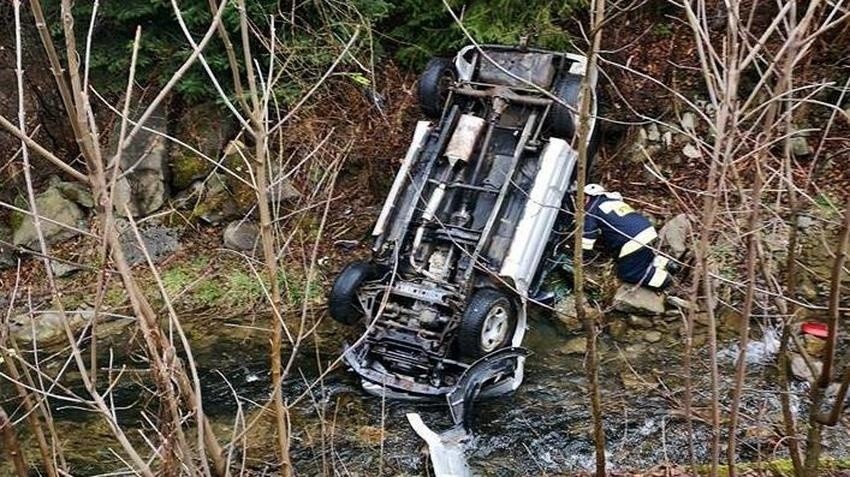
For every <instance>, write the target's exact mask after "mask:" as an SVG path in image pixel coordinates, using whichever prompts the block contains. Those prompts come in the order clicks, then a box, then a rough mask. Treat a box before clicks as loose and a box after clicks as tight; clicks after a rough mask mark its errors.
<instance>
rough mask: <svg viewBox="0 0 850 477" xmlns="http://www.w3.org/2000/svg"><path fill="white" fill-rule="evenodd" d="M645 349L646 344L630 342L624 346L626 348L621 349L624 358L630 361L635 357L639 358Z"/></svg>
mask: <svg viewBox="0 0 850 477" xmlns="http://www.w3.org/2000/svg"><path fill="white" fill-rule="evenodd" d="M646 351H647V350H646V344H644V343H632V344H630V345H628V346H626V349H624V350H623V354H624V355H625V356H626V359H628V360H630V361H632V360H635V359H640V358H641V357H642V356H643V355H644V354H645V353H646Z"/></svg>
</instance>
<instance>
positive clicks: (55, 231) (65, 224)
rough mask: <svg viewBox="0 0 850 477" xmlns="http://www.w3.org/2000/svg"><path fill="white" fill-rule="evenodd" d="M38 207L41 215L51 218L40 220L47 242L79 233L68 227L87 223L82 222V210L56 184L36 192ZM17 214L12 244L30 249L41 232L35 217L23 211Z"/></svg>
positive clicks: (80, 226)
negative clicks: (36, 226)
mask: <svg viewBox="0 0 850 477" xmlns="http://www.w3.org/2000/svg"><path fill="white" fill-rule="evenodd" d="M35 206H36V209H37V211H38V215H39V216H40V217H44V218H46V219H50V220H51V221H52V222H48V221H47V220H40V223H41V232H42V234H43V235H44V239H45V241H47V243H48V244H51V243H56V242H59V241H61V240H65V239H68V238H71V237H73V236H75V235H78V234H79V232H77V231H76V230H72V229H71V228H69V227H74V228H77V229H80V228H82V227H83V226H84V225H83V224H82V221H83V219H84V217H85V216H84V214H83V211H82V210H80V208H79V207H78V206H77V204H75V203H74V202H73V201H70V200H68V198H66V197H65V196H64V195H63V194H62V192H61V191H60V190H59V189H58V188H56V187H49V188H48V189H47V190H45V191H44V192H42V193H41V194H39V195H37V196H36V198H35ZM17 217H18V219H17V220H16V222H17V224H16V226H15V229H14V233H13V236H12V243H13V244H15V245H20V246H23V247H27V248H33V249H34V248H37V247H38V235H37V234H36V230H35V223H34V222H33V217H32V216H30V215H23V214H20V215H17Z"/></svg>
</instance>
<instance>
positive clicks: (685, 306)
mask: <svg viewBox="0 0 850 477" xmlns="http://www.w3.org/2000/svg"><path fill="white" fill-rule="evenodd" d="M665 301H666V302H667V304H668V305H670V306H672V307H675V308H679V309H681V310H696V309H698V308H697V304H696V303H693V302H690V301H688V300H685V299H684V298H679V297H677V296H673V295H669V296H667V298H666V299H665ZM672 311H673V313H672V316H679V312H678V310H672Z"/></svg>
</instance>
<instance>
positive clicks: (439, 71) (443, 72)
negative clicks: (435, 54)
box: [417, 58, 457, 118]
mask: <svg viewBox="0 0 850 477" xmlns="http://www.w3.org/2000/svg"><path fill="white" fill-rule="evenodd" d="M456 78H457V75H456V74H455V68H454V64H453V63H452V61H451V60H450V59H448V58H431V60H430V61H428V64H427V65H425V70H424V71H423V72H422V75H421V76H420V77H419V86H418V89H417V94H418V96H419V107H420V108H421V109H422V112H423V113H425V115H426V116H428V117H430V118H439V117H440V115H441V114H442V112H443V105H444V104H445V103H446V98H447V97H448V95H449V86H451V83H452V82H454V81H455V79H456Z"/></svg>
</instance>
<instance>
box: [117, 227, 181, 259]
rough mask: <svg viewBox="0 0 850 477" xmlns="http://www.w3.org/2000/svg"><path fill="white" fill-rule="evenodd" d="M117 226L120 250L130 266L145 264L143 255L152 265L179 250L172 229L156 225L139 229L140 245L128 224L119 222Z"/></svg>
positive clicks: (176, 238) (177, 240) (178, 241)
mask: <svg viewBox="0 0 850 477" xmlns="http://www.w3.org/2000/svg"><path fill="white" fill-rule="evenodd" d="M117 225H118V228H119V230H121V235H120V236H119V241H120V242H121V250H123V252H124V257H125V258H126V259H127V262H128V263H129V264H130V265H136V264H139V263H143V262H145V261H146V258H145V253H147V254H148V255H149V256H150V257H151V260H152V261H153V262H154V263H158V262H161V261H162V260H164V259H165V258H166V257H168V256H169V255H171V254H172V253H174V252H176V251H177V250H179V249H180V240H179V233H178V232H177V230H175V229H173V228H170V227H165V226H162V225H157V224H153V225H149V226H146V227H140V228H139V236H141V239H142V240H141V242H142V243H141V244H140V243H139V240H138V237H136V234H135V232H134V231H133V229H132V228H131V227H130V226H129V224H127V223H125V222H119V223H118V224H117ZM143 247H144V248H143Z"/></svg>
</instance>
